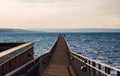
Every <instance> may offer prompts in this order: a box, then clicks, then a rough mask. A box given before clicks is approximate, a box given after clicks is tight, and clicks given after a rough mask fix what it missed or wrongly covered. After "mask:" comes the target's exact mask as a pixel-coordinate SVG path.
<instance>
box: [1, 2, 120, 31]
mask: <svg viewBox="0 0 120 76" xmlns="http://www.w3.org/2000/svg"><path fill="white" fill-rule="evenodd" d="M0 28H25V29H27V28H120V0H0Z"/></svg>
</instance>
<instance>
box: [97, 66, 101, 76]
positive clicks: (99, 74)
mask: <svg viewBox="0 0 120 76" xmlns="http://www.w3.org/2000/svg"><path fill="white" fill-rule="evenodd" d="M98 69H99V70H101V65H100V64H98ZM98 76H101V73H100V72H98Z"/></svg>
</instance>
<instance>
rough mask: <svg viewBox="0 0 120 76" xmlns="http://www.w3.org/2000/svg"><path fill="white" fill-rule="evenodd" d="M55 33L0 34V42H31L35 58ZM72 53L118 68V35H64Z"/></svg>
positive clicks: (45, 48) (47, 48)
mask: <svg viewBox="0 0 120 76" xmlns="http://www.w3.org/2000/svg"><path fill="white" fill-rule="evenodd" d="M57 35H58V34H57V33H0V42H14V41H15V42H18V41H32V42H34V43H35V48H34V49H35V57H37V56H39V55H42V54H44V53H46V52H48V51H49V50H50V48H51V46H52V45H53V44H54V42H55V40H56V39H57ZM66 38H67V40H68V43H69V44H70V47H71V49H72V50H73V52H76V53H78V54H82V55H84V56H87V57H89V58H92V59H95V60H99V61H101V62H104V63H107V64H110V65H113V66H120V64H119V63H120V33H66Z"/></svg>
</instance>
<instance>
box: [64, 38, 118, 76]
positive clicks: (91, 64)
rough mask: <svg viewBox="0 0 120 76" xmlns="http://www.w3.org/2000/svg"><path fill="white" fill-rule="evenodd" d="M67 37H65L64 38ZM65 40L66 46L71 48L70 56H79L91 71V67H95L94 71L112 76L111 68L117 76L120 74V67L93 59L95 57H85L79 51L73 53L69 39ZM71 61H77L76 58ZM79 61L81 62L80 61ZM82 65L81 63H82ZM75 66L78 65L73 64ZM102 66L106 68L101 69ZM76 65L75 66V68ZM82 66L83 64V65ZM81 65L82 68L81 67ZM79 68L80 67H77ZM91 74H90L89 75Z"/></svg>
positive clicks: (78, 58)
mask: <svg viewBox="0 0 120 76" xmlns="http://www.w3.org/2000/svg"><path fill="white" fill-rule="evenodd" d="M64 39H65V38H64ZM65 42H66V47H67V50H69V56H70V57H73V58H77V60H79V61H80V62H82V64H83V65H86V69H89V71H90V69H94V71H97V72H99V73H101V74H104V75H105V76H111V74H110V72H111V70H114V71H116V73H117V74H116V75H117V76H120V69H118V68H116V67H113V66H110V65H107V64H105V63H101V62H99V61H96V60H93V59H90V58H88V57H85V56H82V55H80V54H77V53H73V52H72V50H71V49H70V46H69V44H68V42H67V40H66V39H65ZM70 61H71V63H75V62H74V60H73V61H72V60H70ZM80 62H79V63H80ZM80 65H81V64H80ZM97 65H99V67H97ZM73 66H75V67H76V66H77V65H73ZM101 66H103V67H104V68H105V69H104V70H103V69H101ZM75 67H74V68H75ZM81 67H82V66H81ZM81 67H80V68H81ZM77 68H78V67H77ZM91 72H93V71H91ZM94 73H96V72H94ZM81 76H82V75H81ZM85 76H87V75H85ZM88 76H89V75H88ZM93 76H96V75H93Z"/></svg>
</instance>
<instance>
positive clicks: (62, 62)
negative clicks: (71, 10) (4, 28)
mask: <svg viewBox="0 0 120 76" xmlns="http://www.w3.org/2000/svg"><path fill="white" fill-rule="evenodd" d="M66 52H67V50H66V46H65V41H64V38H63V37H62V36H61V37H59V39H58V43H57V46H56V49H55V51H54V53H53V56H52V58H51V61H50V63H49V64H48V67H47V68H46V70H45V71H44V72H43V75H42V76H71V72H74V71H73V69H72V68H69V67H70V62H69V59H68V56H67V54H66ZM74 76H75V75H74Z"/></svg>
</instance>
